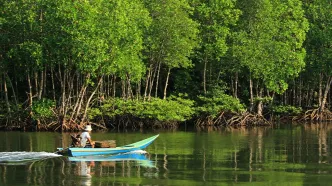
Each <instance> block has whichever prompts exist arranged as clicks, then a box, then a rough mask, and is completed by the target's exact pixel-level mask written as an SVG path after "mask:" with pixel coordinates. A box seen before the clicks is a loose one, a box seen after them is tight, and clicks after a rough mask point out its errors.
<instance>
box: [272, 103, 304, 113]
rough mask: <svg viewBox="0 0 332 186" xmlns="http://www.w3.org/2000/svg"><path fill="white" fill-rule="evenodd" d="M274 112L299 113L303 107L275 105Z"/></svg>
mask: <svg viewBox="0 0 332 186" xmlns="http://www.w3.org/2000/svg"><path fill="white" fill-rule="evenodd" d="M272 112H273V113H274V114H276V115H285V114H286V115H297V114H300V113H301V112H302V108H301V107H295V106H292V105H285V106H283V105H280V106H273V107H272Z"/></svg>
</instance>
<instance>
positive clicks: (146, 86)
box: [143, 64, 152, 101]
mask: <svg viewBox="0 0 332 186" xmlns="http://www.w3.org/2000/svg"><path fill="white" fill-rule="evenodd" d="M151 69H152V64H151V65H150V68H149V70H148V74H147V77H146V80H145V90H144V98H143V100H144V101H145V100H146V97H147V94H148V87H149V82H150V78H151Z"/></svg>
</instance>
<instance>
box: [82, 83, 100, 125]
mask: <svg viewBox="0 0 332 186" xmlns="http://www.w3.org/2000/svg"><path fill="white" fill-rule="evenodd" d="M102 80H103V77H100V78H99V80H98V84H97V87H96V88H95V90H94V91H93V92H92V93H91V95H90V97H89V99H88V101H87V103H86V105H85V109H84V114H83V117H82V119H81V123H80V125H82V124H83V122H84V121H85V118H86V115H87V112H88V109H89V106H90V102H91V100H92V98H93V96H94V95H95V94H96V92H97V90H98V88H99V86H100V84H101V82H102Z"/></svg>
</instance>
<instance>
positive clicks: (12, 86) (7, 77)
mask: <svg viewBox="0 0 332 186" xmlns="http://www.w3.org/2000/svg"><path fill="white" fill-rule="evenodd" d="M5 75H6V78H5V79H6V80H8V81H9V83H10V86H11V88H12V92H13V97H14V101H15V104H16V106H17V105H18V102H17V97H16V93H15V89H14V85H13V83H12V81H11V79H10V77H9V76H8V74H7V73H6V74H5Z"/></svg>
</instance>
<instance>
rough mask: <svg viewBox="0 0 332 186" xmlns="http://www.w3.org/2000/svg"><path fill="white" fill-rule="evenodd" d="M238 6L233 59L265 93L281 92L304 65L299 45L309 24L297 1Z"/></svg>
mask: <svg viewBox="0 0 332 186" xmlns="http://www.w3.org/2000/svg"><path fill="white" fill-rule="evenodd" d="M239 6H240V9H241V10H243V16H242V19H241V20H240V24H239V26H238V27H237V30H238V31H237V32H235V34H234V35H233V36H234V37H233V38H234V47H233V50H232V51H233V56H234V57H236V58H237V59H239V60H240V61H241V64H242V65H243V66H245V67H247V68H249V70H250V72H251V73H252V75H253V77H254V78H257V79H260V80H263V83H264V85H265V86H266V87H267V88H268V89H269V90H271V91H275V92H276V93H283V92H284V91H285V90H286V89H287V88H288V84H287V81H289V80H291V79H292V78H294V77H296V76H298V74H299V73H300V71H301V70H302V69H303V67H304V66H305V63H304V57H305V50H304V48H303V47H302V44H303V42H304V40H305V35H306V32H307V31H308V27H309V24H308V21H307V19H306V17H305V15H304V11H303V9H302V3H301V1H300V0H291V1H270V0H251V1H247V0H240V1H239Z"/></svg>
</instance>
